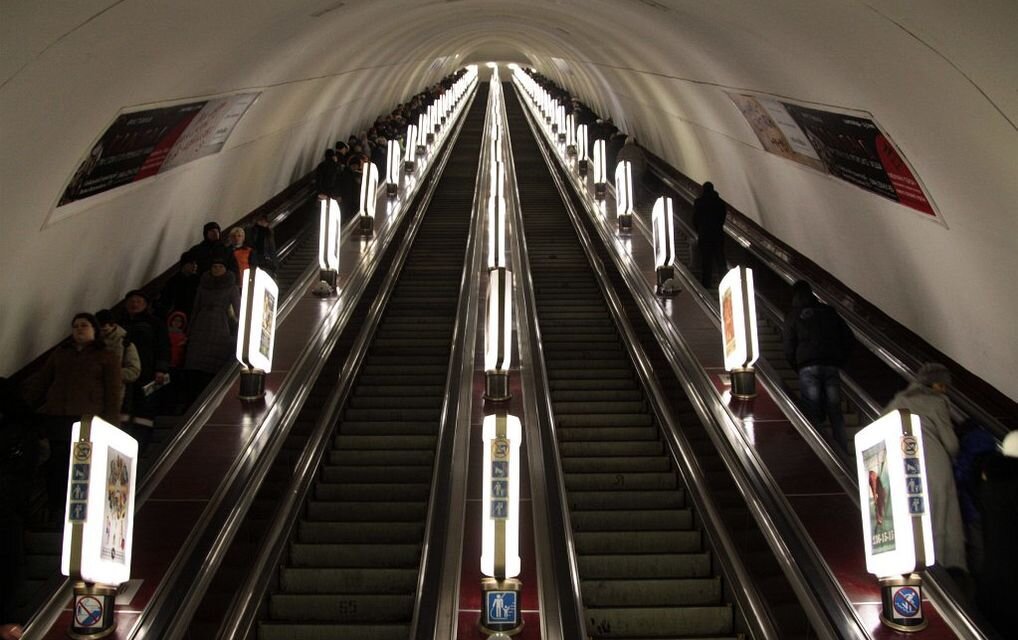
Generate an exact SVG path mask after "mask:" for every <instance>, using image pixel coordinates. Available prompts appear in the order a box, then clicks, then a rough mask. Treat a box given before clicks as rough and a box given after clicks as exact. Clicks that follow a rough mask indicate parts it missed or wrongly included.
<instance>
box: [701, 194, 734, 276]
mask: <svg viewBox="0 0 1018 640" xmlns="http://www.w3.org/2000/svg"><path fill="white" fill-rule="evenodd" d="M727 215H728V209H727V208H726V207H725V202H724V200H722V199H721V196H719V195H718V192H717V191H715V190H714V183H713V182H704V183H703V190H702V191H701V193H700V197H699V198H697V199H696V200H694V201H693V228H694V229H696V245H697V249H698V250H699V253H700V282H702V283H703V286H704V288H705V289H711V288H712V287H713V286H714V278H713V271H714V267H717V268H718V273H719V274H721V276H722V277H723V276H724V273H725V270H726V269H727V266H728V265H727V263H726V262H725V217H726V216H727Z"/></svg>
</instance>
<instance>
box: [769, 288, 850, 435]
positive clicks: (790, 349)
mask: <svg viewBox="0 0 1018 640" xmlns="http://www.w3.org/2000/svg"><path fill="white" fill-rule="evenodd" d="M784 333H785V358H786V359H787V360H788V362H789V364H791V365H792V367H794V368H795V369H797V370H798V372H799V395H800V396H801V398H802V403H803V408H804V409H805V412H806V417H808V418H809V419H810V422H812V423H813V425H814V426H817V427H818V426H820V424H821V423H822V422H823V420H824V414H826V415H827V418H828V420H830V423H831V430H832V432H833V434H834V442H835V444H836V445H837V446H838V448H839V449H840V450H841V452H842V453H844V454H846V455H847V454H848V453H849V451H848V438H847V435H846V433H845V418H844V416H843V415H842V414H841V370H840V369H841V367H842V365H844V364H845V361H846V360H848V357H849V355H850V354H851V352H852V345H853V344H854V342H855V337H854V336H853V335H852V330H851V329H850V328H849V327H848V324H846V323H845V321H844V320H843V319H842V318H841V316H839V315H838V312H837V311H835V310H834V309H833V308H831V307H829V306H827V305H826V304H821V303H820V301H819V300H817V299H816V296H814V295H813V288H812V287H810V285H809V283H808V282H806V281H804V280H800V281H798V282H796V283H795V284H794V285H792V310H791V311H789V312H788V315H787V316H785V330H784Z"/></svg>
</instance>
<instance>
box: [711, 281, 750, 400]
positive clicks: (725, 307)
mask: <svg viewBox="0 0 1018 640" xmlns="http://www.w3.org/2000/svg"><path fill="white" fill-rule="evenodd" d="M718 298H719V301H720V308H721V330H722V331H721V344H722V349H723V350H724V355H725V369H727V370H728V371H729V372H731V376H732V396H734V397H735V398H738V399H740V400H748V399H751V398H755V397H756V378H755V375H754V373H753V363H754V362H756V359H757V357H758V356H759V354H760V348H759V342H758V340H757V330H756V293H755V291H754V289H753V270H752V269H749V268H747V267H743V266H738V267H733V268H732V270H731V271H729V272H728V273H727V274H725V277H724V278H722V279H721V284H720V285H718Z"/></svg>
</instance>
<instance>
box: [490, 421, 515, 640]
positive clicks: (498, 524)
mask: <svg viewBox="0 0 1018 640" xmlns="http://www.w3.org/2000/svg"><path fill="white" fill-rule="evenodd" d="M481 440H482V442H483V444H482V446H483V447H484V472H483V474H482V482H483V483H484V488H483V492H482V495H483V496H484V501H483V504H482V516H481V518H482V520H481V573H482V574H484V575H485V576H486V577H485V578H484V579H482V580H481V593H482V610H481V628H482V630H484V631H485V632H487V633H502V634H507V635H512V634H513V632H514V631H517V630H518V629H519V627H520V626H521V622H522V617H521V616H520V607H519V604H520V603H519V595H520V587H521V586H522V585H521V583H520V581H519V579H518V578H517V576H519V575H520V568H521V564H522V563H521V561H520V445H521V444H522V440H523V429H522V428H521V426H520V420H519V418H517V417H516V416H512V415H507V414H505V413H496V414H495V415H488V416H485V417H484V423H483V424H482V433H481Z"/></svg>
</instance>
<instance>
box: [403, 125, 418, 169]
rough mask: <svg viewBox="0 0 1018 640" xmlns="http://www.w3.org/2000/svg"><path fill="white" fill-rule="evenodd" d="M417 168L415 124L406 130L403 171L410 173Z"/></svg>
mask: <svg viewBox="0 0 1018 640" xmlns="http://www.w3.org/2000/svg"><path fill="white" fill-rule="evenodd" d="M416 169H417V125H415V124H412V125H410V126H409V127H407V130H406V150H405V152H404V155H403V171H405V172H406V173H408V174H410V173H413V172H414V171H415V170H416Z"/></svg>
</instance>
